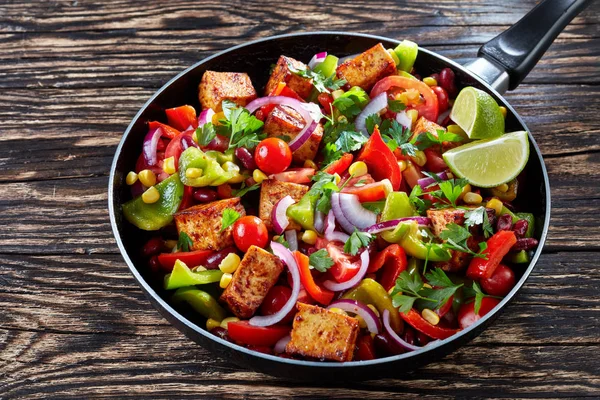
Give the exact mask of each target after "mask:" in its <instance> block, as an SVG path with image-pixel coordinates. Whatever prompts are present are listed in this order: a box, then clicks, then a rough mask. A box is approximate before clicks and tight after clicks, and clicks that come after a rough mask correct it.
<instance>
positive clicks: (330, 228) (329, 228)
mask: <svg viewBox="0 0 600 400" xmlns="http://www.w3.org/2000/svg"><path fill="white" fill-rule="evenodd" d="M334 229H335V215H334V214H333V210H329V213H328V214H327V219H326V220H325V239H327V240H329V241H330V242H333V241H336V240H337V241H340V242H342V243H346V242H347V241H348V239H350V236H348V235H346V234H345V233H343V232H338V231H334Z"/></svg>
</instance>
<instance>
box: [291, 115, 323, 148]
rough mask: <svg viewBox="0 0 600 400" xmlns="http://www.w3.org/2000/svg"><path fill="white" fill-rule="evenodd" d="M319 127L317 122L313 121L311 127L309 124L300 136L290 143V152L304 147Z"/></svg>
mask: <svg viewBox="0 0 600 400" xmlns="http://www.w3.org/2000/svg"><path fill="white" fill-rule="evenodd" d="M317 126H318V123H317V122H316V121H312V122H311V123H310V125H308V124H307V125H306V126H305V127H304V128H302V130H301V131H300V132H299V133H298V135H296V137H295V138H293V139H292V140H290V141H289V143H288V146H290V150H291V151H296V150H298V149H299V148H300V147H302V145H303V144H304V143H306V141H307V140H308V139H309V138H310V137H311V136H312V134H313V132H314V131H315V129H317Z"/></svg>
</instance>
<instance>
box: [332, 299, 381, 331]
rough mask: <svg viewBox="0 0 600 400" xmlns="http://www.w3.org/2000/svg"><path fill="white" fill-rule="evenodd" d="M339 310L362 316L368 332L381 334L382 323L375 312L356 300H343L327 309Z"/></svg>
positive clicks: (335, 302)
mask: <svg viewBox="0 0 600 400" xmlns="http://www.w3.org/2000/svg"><path fill="white" fill-rule="evenodd" d="M334 307H335V308H339V309H340V310H344V311H346V312H351V313H354V314H357V315H360V316H361V317H362V319H364V320H365V323H366V324H367V330H368V331H369V332H371V333H375V334H377V333H379V331H381V322H380V321H379V318H378V317H377V315H375V313H374V312H373V310H371V309H370V308H369V307H367V306H366V305H364V304H363V303H360V302H358V301H356V300H351V299H342V300H337V301H334V302H333V303H331V304H330V305H329V306H328V307H327V308H334Z"/></svg>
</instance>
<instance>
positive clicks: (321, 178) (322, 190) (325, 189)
mask: <svg viewBox="0 0 600 400" xmlns="http://www.w3.org/2000/svg"><path fill="white" fill-rule="evenodd" d="M312 180H313V181H314V182H315V183H314V184H313V185H312V186H311V188H310V189H309V191H308V193H307V194H306V195H310V196H316V195H319V198H318V200H317V202H316V205H315V209H316V210H317V211H320V212H322V213H324V214H327V213H328V212H329V210H330V209H331V195H332V194H333V192H338V191H339V190H340V189H339V188H338V186H337V185H336V184H335V176H333V175H331V174H328V173H326V172H323V171H319V172H317V174H316V175H315V176H313V178H312Z"/></svg>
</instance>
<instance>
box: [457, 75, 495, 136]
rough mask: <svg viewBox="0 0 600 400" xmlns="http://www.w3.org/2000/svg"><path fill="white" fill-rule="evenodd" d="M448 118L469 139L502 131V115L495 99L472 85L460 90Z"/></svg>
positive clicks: (493, 134)
mask: <svg viewBox="0 0 600 400" xmlns="http://www.w3.org/2000/svg"><path fill="white" fill-rule="evenodd" d="M450 119H452V121H454V123H456V125H458V126H460V127H461V128H462V129H463V130H464V131H465V132H466V133H467V135H469V137H470V138H471V139H489V138H494V137H498V136H500V135H502V134H503V133H504V116H503V115H502V112H501V111H500V107H499V106H498V103H496V100H494V98H493V97H492V96H490V95H489V94H487V93H486V92H484V91H482V90H479V89H475V88H474V87H472V86H468V87H466V88H464V89H463V90H461V91H460V93H459V94H458V96H457V97H456V100H454V106H453V107H452V112H451V113H450Z"/></svg>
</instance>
